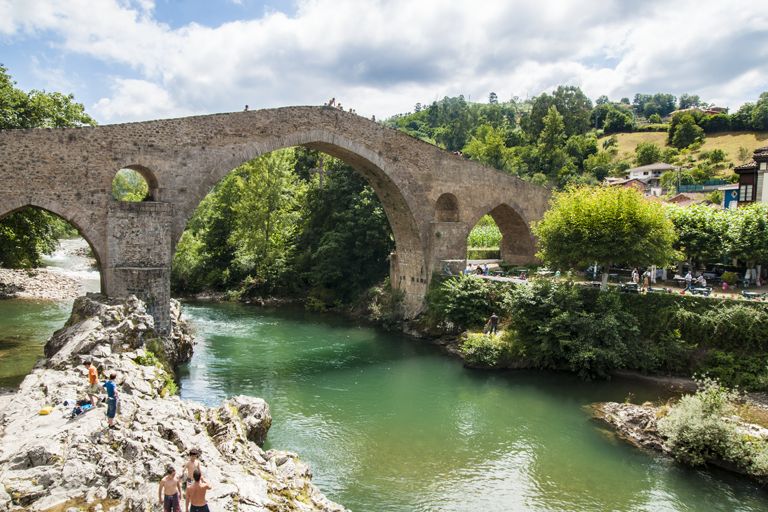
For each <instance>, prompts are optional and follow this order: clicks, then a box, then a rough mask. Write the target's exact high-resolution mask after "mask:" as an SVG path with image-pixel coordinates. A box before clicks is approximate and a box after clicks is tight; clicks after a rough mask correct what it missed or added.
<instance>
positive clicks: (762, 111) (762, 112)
mask: <svg viewBox="0 0 768 512" xmlns="http://www.w3.org/2000/svg"><path fill="white" fill-rule="evenodd" d="M752 129H753V130H761V131H764V130H768V92H764V93H762V94H761V95H760V99H758V100H757V103H755V108H754V109H753V110H752Z"/></svg>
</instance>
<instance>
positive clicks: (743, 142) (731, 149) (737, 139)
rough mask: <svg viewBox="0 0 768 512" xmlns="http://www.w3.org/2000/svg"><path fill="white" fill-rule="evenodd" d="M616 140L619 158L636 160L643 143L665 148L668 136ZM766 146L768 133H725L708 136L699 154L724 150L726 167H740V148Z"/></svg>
mask: <svg viewBox="0 0 768 512" xmlns="http://www.w3.org/2000/svg"><path fill="white" fill-rule="evenodd" d="M606 138H607V137H603V138H601V139H600V140H599V141H598V144H599V145H600V146H602V143H603V141H604V140H605V139H606ZM616 138H617V139H618V149H619V153H618V158H619V159H629V160H632V159H633V158H634V156H635V148H636V147H637V145H638V144H639V143H641V142H653V143H654V144H657V145H659V146H661V147H665V146H666V143H667V134H666V133H664V132H635V133H617V134H616ZM765 145H768V132H723V133H715V134H712V135H708V136H707V138H706V139H705V140H704V145H703V146H702V147H701V149H700V150H699V152H702V151H712V150H713V149H722V150H723V151H725V152H726V153H727V160H726V162H725V163H726V166H727V165H728V164H729V163H733V165H739V164H741V163H742V162H739V161H738V160H737V155H738V152H739V148H740V147H745V148H747V149H748V150H749V151H754V150H755V149H757V148H759V147H761V146H765Z"/></svg>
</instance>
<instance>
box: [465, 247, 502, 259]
mask: <svg viewBox="0 0 768 512" xmlns="http://www.w3.org/2000/svg"><path fill="white" fill-rule="evenodd" d="M500 257H501V251H499V249H493V248H490V249H489V248H476V247H473V248H470V249H467V259H470V260H497V259H499V258H500Z"/></svg>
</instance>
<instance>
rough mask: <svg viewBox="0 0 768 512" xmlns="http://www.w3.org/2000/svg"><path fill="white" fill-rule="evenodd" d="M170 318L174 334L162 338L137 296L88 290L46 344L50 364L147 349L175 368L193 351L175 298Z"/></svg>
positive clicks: (189, 333) (56, 365)
mask: <svg viewBox="0 0 768 512" xmlns="http://www.w3.org/2000/svg"><path fill="white" fill-rule="evenodd" d="M171 321H172V330H171V335H170V336H168V337H161V336H159V335H158V334H157V333H156V332H155V329H154V326H155V323H154V319H153V318H152V315H150V314H149V313H148V312H147V310H146V307H145V306H144V303H143V302H142V301H140V300H139V299H137V298H136V297H130V298H128V299H127V300H115V299H108V298H106V297H104V296H102V295H99V294H92V293H89V294H87V295H86V296H84V297H78V298H77V299H75V302H74V303H73V305H72V313H71V315H70V317H69V320H67V323H66V324H65V325H64V327H62V328H61V329H59V330H58V331H56V332H55V333H53V336H51V338H50V339H49V340H48V342H47V343H46V344H45V348H44V353H45V356H46V357H47V358H49V360H48V361H47V365H48V366H51V367H65V366H67V365H68V364H72V363H74V362H76V361H75V360H74V359H73V358H75V357H77V356H79V355H82V354H91V353H93V354H94V355H95V356H97V357H100V356H106V355H109V354H112V353H118V352H125V351H128V350H133V349H137V348H147V349H149V350H151V351H152V352H153V353H154V354H155V355H156V356H158V357H159V358H160V359H161V360H162V361H163V362H166V363H167V364H168V366H169V367H171V368H173V367H175V366H176V365H178V364H180V363H184V362H186V361H189V359H190V358H191V357H192V350H193V337H192V334H191V332H190V328H189V326H188V324H187V323H186V322H183V321H182V320H181V307H180V305H179V303H178V301H175V300H173V301H172V302H171Z"/></svg>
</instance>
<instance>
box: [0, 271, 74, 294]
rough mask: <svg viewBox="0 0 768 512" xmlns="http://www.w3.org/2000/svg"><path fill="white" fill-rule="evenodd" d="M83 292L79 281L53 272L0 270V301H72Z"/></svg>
mask: <svg viewBox="0 0 768 512" xmlns="http://www.w3.org/2000/svg"><path fill="white" fill-rule="evenodd" d="M84 291H85V290H84V287H83V284H82V282H81V281H79V280H78V279H75V278H73V277H69V276H67V275H64V274H62V273H60V272H57V271H55V270H50V269H47V268H36V269H29V270H20V269H8V268H0V299H11V298H24V299H43V300H72V299H74V298H76V297H79V296H80V295H82V294H83V293H84Z"/></svg>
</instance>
